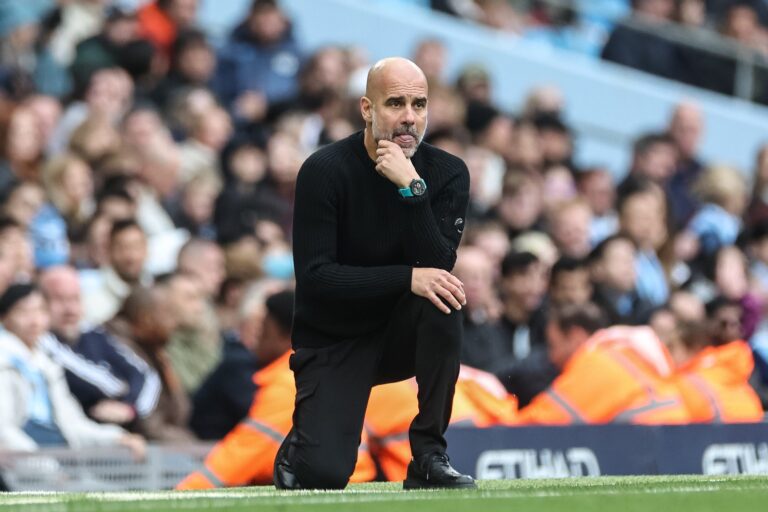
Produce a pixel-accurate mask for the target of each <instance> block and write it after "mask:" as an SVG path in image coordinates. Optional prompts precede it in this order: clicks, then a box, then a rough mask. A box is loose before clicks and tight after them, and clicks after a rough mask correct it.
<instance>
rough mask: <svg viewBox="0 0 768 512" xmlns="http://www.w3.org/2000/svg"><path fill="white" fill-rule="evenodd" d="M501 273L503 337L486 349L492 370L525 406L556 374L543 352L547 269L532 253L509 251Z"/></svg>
mask: <svg viewBox="0 0 768 512" xmlns="http://www.w3.org/2000/svg"><path fill="white" fill-rule="evenodd" d="M501 274H502V282H501V291H502V297H503V303H502V317H501V323H500V327H501V332H502V336H501V338H500V342H499V343H498V344H495V345H491V346H489V347H488V350H489V352H491V353H493V354H494V355H493V360H494V366H493V373H495V374H496V375H497V376H498V377H499V380H501V382H502V384H504V386H505V387H506V388H507V390H508V391H509V392H510V393H513V394H514V395H516V396H517V398H518V400H519V401H520V404H521V405H524V404H527V403H528V402H529V401H530V400H531V398H533V397H534V396H535V395H536V394H538V393H539V392H540V391H542V390H543V389H545V388H546V387H547V386H548V385H549V383H550V382H552V379H554V378H555V376H556V375H557V369H556V368H554V367H553V366H552V364H551V363H550V362H549V359H548V358H547V354H546V332H545V331H546V325H547V311H546V309H547V308H545V307H544V294H545V292H546V287H547V279H546V270H545V268H544V267H543V265H542V263H541V262H540V261H539V259H538V258H536V256H534V255H533V254H531V253H527V252H523V253H516V252H511V253H510V254H508V255H507V257H506V258H505V259H504V261H503V262H502V266H501Z"/></svg>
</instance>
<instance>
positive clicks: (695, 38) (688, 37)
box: [539, 0, 768, 101]
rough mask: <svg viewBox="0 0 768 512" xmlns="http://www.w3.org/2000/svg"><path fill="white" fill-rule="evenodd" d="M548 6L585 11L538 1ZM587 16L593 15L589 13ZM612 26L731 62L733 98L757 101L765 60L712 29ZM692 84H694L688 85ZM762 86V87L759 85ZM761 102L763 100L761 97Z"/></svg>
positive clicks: (560, 0)
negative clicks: (626, 28) (759, 74)
mask: <svg viewBox="0 0 768 512" xmlns="http://www.w3.org/2000/svg"><path fill="white" fill-rule="evenodd" d="M539 1H540V2H543V3H546V4H548V5H550V6H552V7H559V8H563V9H570V10H572V11H573V12H576V13H578V14H579V16H580V17H581V16H584V15H586V14H587V11H588V10H587V9H586V8H585V5H584V3H583V2H579V1H575V0H539ZM589 13H591V14H593V12H592V11H589ZM614 23H615V24H616V25H622V26H625V27H628V28H631V29H634V30H636V31H639V32H645V33H647V34H652V35H654V36H656V37H659V38H661V39H664V40H666V41H669V42H671V43H674V44H677V45H680V46H684V47H687V48H691V49H695V50H699V51H702V52H705V53H707V54H709V55H710V56H714V57H717V58H724V59H728V60H732V61H733V62H734V64H735V69H736V71H735V73H734V83H733V95H734V96H736V97H738V98H742V99H746V100H749V101H755V100H758V99H760V98H759V97H758V96H757V93H759V92H761V91H760V90H759V86H760V85H761V84H758V80H757V79H758V72H760V71H762V72H764V73H765V74H766V75H768V58H766V55H763V54H762V53H760V52H759V51H757V50H755V49H752V48H749V47H747V46H745V45H743V44H741V43H739V42H738V41H735V40H734V39H731V38H729V37H725V36H723V35H721V34H719V33H717V32H716V31H714V30H709V29H705V28H698V27H689V26H686V25H680V24H676V23H671V22H670V23H663V24H661V25H658V24H650V23H647V22H644V21H642V20H641V19H639V18H636V17H631V16H630V17H626V18H623V19H617V20H615V21H614ZM692 85H696V84H692ZM762 86H763V87H764V86H765V84H762ZM762 99H763V101H765V99H764V98H762Z"/></svg>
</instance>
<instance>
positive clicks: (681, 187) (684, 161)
mask: <svg viewBox="0 0 768 512" xmlns="http://www.w3.org/2000/svg"><path fill="white" fill-rule="evenodd" d="M703 132H704V117H703V114H702V112H701V109H700V108H699V106H698V105H697V104H696V103H693V102H688V101H685V102H682V103H679V104H678V105H677V106H676V107H675V110H674V111H673V113H672V117H671V119H670V121H669V128H668V134H669V137H670V138H671V139H672V141H673V142H674V144H675V147H676V148H677V164H676V166H675V171H674V174H672V178H670V180H669V181H668V182H667V189H666V190H667V194H668V196H669V199H670V201H669V206H670V214H671V216H672V220H673V221H674V223H675V226H684V225H685V224H686V223H687V222H688V220H689V219H690V218H691V216H692V215H693V213H694V212H695V211H696V210H697V209H698V206H699V202H698V199H697V198H696V197H695V196H694V195H693V184H694V183H695V182H696V181H697V180H698V178H699V175H701V172H702V171H703V170H704V165H703V164H702V160H701V156H700V155H698V154H697V151H698V148H699V143H700V142H701V136H702V134H703Z"/></svg>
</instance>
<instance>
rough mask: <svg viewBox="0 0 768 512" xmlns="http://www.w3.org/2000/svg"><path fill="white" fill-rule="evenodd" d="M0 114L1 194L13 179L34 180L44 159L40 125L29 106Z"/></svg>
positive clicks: (38, 174)
mask: <svg viewBox="0 0 768 512" xmlns="http://www.w3.org/2000/svg"><path fill="white" fill-rule="evenodd" d="M3 117H5V119H3V118H2V117H0V194H5V193H6V192H7V190H8V189H9V188H10V186H11V184H12V183H13V182H14V181H16V180H21V181H26V180H31V181H36V180H37V179H39V176H40V169H41V164H42V162H43V156H44V155H43V153H44V147H45V146H44V141H43V140H42V139H41V135H42V134H41V133H40V125H39V124H38V122H37V120H36V119H35V115H34V113H33V112H32V111H31V110H30V109H29V108H24V107H16V108H13V109H12V110H11V111H10V112H6V115H5V116H3Z"/></svg>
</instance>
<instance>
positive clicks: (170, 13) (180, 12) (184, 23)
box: [136, 0, 197, 57]
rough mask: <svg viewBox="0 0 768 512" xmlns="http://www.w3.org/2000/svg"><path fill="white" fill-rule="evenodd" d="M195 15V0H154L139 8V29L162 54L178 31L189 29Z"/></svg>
mask: <svg viewBox="0 0 768 512" xmlns="http://www.w3.org/2000/svg"><path fill="white" fill-rule="evenodd" d="M196 17H197V0H156V1H154V2H150V3H147V4H146V5H144V6H143V7H141V8H139V10H138V12H137V13H136V18H137V20H138V22H139V29H140V31H141V33H142V34H143V35H144V37H146V38H147V39H148V40H149V41H150V42H152V44H153V45H155V47H156V48H157V49H158V50H159V51H160V53H161V54H162V55H164V56H166V57H167V56H168V55H169V54H170V52H171V47H172V46H173V44H174V43H175V42H176V38H177V36H178V34H179V33H180V32H183V31H184V30H187V29H190V28H192V27H193V26H194V24H195V18H196Z"/></svg>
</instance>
